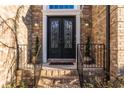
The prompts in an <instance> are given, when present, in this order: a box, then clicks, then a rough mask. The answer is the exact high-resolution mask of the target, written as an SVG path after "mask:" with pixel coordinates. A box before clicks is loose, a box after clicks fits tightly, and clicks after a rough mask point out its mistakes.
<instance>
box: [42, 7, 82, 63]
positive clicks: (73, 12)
mask: <svg viewBox="0 0 124 93" xmlns="http://www.w3.org/2000/svg"><path fill="white" fill-rule="evenodd" d="M42 13H43V48H42V50H43V53H42V54H43V63H46V62H47V16H71V15H73V16H75V17H76V44H78V43H80V9H72V10H68V9H67V10H65V9H64V10H58V9H55V10H50V9H47V6H43V10H42ZM76 49H77V46H76ZM76 55H77V54H76ZM76 59H77V58H76Z"/></svg>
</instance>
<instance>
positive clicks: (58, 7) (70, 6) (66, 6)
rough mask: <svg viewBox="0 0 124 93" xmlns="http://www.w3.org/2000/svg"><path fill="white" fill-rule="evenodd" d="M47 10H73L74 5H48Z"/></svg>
mask: <svg viewBox="0 0 124 93" xmlns="http://www.w3.org/2000/svg"><path fill="white" fill-rule="evenodd" d="M49 9H74V5H49Z"/></svg>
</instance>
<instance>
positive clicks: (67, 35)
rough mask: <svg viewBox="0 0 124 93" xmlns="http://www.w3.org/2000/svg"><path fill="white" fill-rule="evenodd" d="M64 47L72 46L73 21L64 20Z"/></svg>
mask: <svg viewBox="0 0 124 93" xmlns="http://www.w3.org/2000/svg"><path fill="white" fill-rule="evenodd" d="M64 48H72V21H69V20H64Z"/></svg>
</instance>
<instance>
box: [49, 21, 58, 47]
mask: <svg viewBox="0 0 124 93" xmlns="http://www.w3.org/2000/svg"><path fill="white" fill-rule="evenodd" d="M58 41H59V21H58V20H54V21H51V48H58V43H59V42H58Z"/></svg>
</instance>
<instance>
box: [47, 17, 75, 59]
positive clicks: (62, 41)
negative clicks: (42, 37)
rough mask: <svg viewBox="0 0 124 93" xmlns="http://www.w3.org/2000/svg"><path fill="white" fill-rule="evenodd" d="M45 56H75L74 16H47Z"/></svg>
mask: <svg viewBox="0 0 124 93" xmlns="http://www.w3.org/2000/svg"><path fill="white" fill-rule="evenodd" d="M47 22H48V26H47V29H48V33H47V48H48V49H47V51H48V53H47V57H48V58H75V52H76V49H75V48H76V47H75V44H73V43H74V42H75V17H72V16H65V17H63V16H61V17H60V16H57V17H56V16H50V17H48V21H47Z"/></svg>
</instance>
